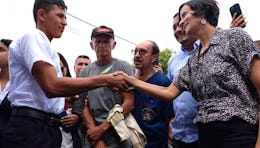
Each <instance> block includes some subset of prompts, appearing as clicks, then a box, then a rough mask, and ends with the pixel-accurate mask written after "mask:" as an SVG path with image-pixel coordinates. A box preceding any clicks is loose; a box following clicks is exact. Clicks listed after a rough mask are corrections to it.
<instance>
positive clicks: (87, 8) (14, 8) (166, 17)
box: [0, 0, 260, 76]
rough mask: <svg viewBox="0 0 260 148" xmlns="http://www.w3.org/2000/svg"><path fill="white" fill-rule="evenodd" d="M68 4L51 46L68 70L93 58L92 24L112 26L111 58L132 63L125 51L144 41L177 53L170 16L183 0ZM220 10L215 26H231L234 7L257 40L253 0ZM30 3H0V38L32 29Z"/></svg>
mask: <svg viewBox="0 0 260 148" xmlns="http://www.w3.org/2000/svg"><path fill="white" fill-rule="evenodd" d="M64 1H65V3H66V5H67V6H68V10H67V13H68V14H67V23H68V26H67V27H66V29H65V31H64V33H63V35H62V37H61V38H59V39H54V40H53V41H52V46H53V48H55V50H57V51H58V52H60V53H62V54H63V55H64V57H65V58H66V59H67V61H68V63H69V67H70V71H71V73H72V75H73V76H75V74H74V71H73V66H74V62H75V59H76V57H77V56H78V55H81V54H84V55H88V56H89V57H90V58H91V60H92V61H95V60H96V56H95V52H94V51H93V50H92V49H91V48H90V45H89V42H90V35H91V32H92V29H93V28H94V26H100V25H106V26H108V27H111V28H113V30H114V32H115V35H116V38H115V40H116V41H117V45H116V48H115V49H114V50H113V57H115V58H119V59H123V60H126V61H128V62H129V63H132V58H133V55H131V49H133V48H134V47H135V44H137V43H140V42H142V41H144V40H153V41H155V42H156V43H157V44H158V45H159V47H160V49H161V50H163V49H165V48H169V49H172V50H175V51H179V50H180V44H179V43H178V42H177V41H176V39H175V38H174V36H173V30H172V22H173V19H172V17H173V15H174V14H175V13H176V12H177V11H178V8H179V6H180V5H181V4H182V3H184V2H185V1H186V0H64ZM217 2H218V4H219V8H220V17H219V24H218V26H219V27H221V28H223V29H227V28H229V24H230V22H231V15H230V13H229V7H230V6H232V5H233V4H235V3H239V4H240V7H241V9H242V13H243V14H244V15H245V17H246V21H248V24H247V26H246V28H245V30H246V31H247V32H248V33H249V34H250V35H251V37H252V39H253V40H260V29H259V26H260V21H258V20H257V19H259V16H260V12H259V11H260V10H259V4H260V1H258V0H248V1H245V0H217ZM33 3H34V0H0V18H1V24H0V38H10V39H15V38H17V37H19V36H20V35H22V34H23V33H25V32H27V31H29V30H30V29H32V28H34V27H35V23H34V20H33V14H32V8H33Z"/></svg>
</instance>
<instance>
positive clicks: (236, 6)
mask: <svg viewBox="0 0 260 148" xmlns="http://www.w3.org/2000/svg"><path fill="white" fill-rule="evenodd" d="M229 10H230V14H231V16H232V17H233V16H234V15H235V13H236V14H237V15H236V17H238V16H239V15H241V14H242V11H241V8H240V5H239V4H238V3H236V4H234V5H233V6H231V7H230V8H229Z"/></svg>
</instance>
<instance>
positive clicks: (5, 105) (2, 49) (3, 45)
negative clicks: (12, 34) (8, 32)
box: [0, 39, 12, 146]
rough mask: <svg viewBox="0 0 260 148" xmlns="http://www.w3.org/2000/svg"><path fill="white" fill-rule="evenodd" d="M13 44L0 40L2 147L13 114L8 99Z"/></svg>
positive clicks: (0, 121)
mask: <svg viewBox="0 0 260 148" xmlns="http://www.w3.org/2000/svg"><path fill="white" fill-rule="evenodd" d="M11 42H12V40H9V39H1V40H0V146H1V141H2V131H3V129H4V128H5V125H6V122H7V120H8V119H9V117H10V114H11V107H10V102H9V100H8V98H7V94H8V92H9V86H10V82H9V67H8V55H9V45H10V44H11Z"/></svg>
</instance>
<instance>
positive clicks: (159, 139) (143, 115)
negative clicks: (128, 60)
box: [132, 40, 173, 148]
mask: <svg viewBox="0 0 260 148" xmlns="http://www.w3.org/2000/svg"><path fill="white" fill-rule="evenodd" d="M159 52H160V50H159V47H158V46H157V44H156V43H155V42H153V41H150V40H147V41H143V42H141V43H139V44H137V45H136V48H135V49H134V50H132V53H133V54H134V64H135V68H136V75H135V77H136V78H138V79H140V80H143V81H145V82H147V83H152V84H156V85H160V86H169V85H170V83H171V82H170V80H169V79H168V78H167V77H166V76H164V75H163V74H162V73H161V72H159V71H158V70H157V69H156V68H154V62H155V61H156V59H157V58H158V55H159ZM133 115H134V117H135V119H136V121H137V123H138V124H139V126H140V128H141V129H142V130H143V132H144V134H145V136H146V138H147V144H146V146H145V147H146V148H155V147H156V148H157V147H158V148H159V147H160V148H167V146H168V124H169V121H170V119H171V118H172V117H173V111H172V103H171V102H164V101H160V100H158V99H157V98H152V97H150V96H148V95H146V94H145V93H143V92H141V91H138V90H135V107H134V110H133Z"/></svg>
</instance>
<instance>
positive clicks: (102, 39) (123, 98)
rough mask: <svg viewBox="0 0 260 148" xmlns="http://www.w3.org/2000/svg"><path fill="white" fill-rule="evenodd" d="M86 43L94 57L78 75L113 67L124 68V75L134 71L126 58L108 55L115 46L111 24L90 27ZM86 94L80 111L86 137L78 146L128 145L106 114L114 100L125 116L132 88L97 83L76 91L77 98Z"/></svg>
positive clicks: (132, 101) (100, 72) (119, 69)
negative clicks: (115, 90) (121, 89)
mask: <svg viewBox="0 0 260 148" xmlns="http://www.w3.org/2000/svg"><path fill="white" fill-rule="evenodd" d="M90 46H91V48H92V49H93V50H94V51H95V52H96V57H97V60H96V61H95V62H93V63H91V64H89V65H88V66H86V67H85V68H83V69H82V71H81V73H80V77H89V76H96V75H103V74H107V73H113V72H115V71H124V72H125V73H127V74H128V75H132V76H133V75H134V74H133V69H132V67H131V65H130V64H129V63H128V62H126V61H123V60H120V59H116V58H113V57H112V50H114V48H115V46H116V41H115V36H114V31H113V29H112V28H109V27H107V26H99V27H96V28H94V29H93V31H92V34H91V42H90ZM86 97H87V104H86V105H85V107H84V110H83V112H82V118H83V121H84V124H85V128H86V130H85V132H86V139H85V143H83V144H82V147H84V148H86V147H97V148H99V147H122V148H128V147H129V148H130V147H132V146H131V143H130V142H129V141H128V140H125V141H121V139H120V137H119V135H118V134H117V132H116V131H115V129H114V128H113V127H112V125H111V123H110V122H109V120H107V118H108V114H109V111H110V110H111V109H112V108H113V107H114V106H115V105H116V104H118V105H121V107H122V108H123V115H124V118H126V117H127V116H128V114H129V113H130V112H131V111H132V109H133V106H134V93H133V91H132V90H130V91H125V92H122V93H121V94H115V93H113V92H112V90H111V89H110V88H106V87H100V88H97V89H94V90H92V91H88V92H87V93H85V94H81V95H80V98H84V99H85V98H86ZM84 99H80V100H84ZM82 104H84V101H82Z"/></svg>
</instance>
